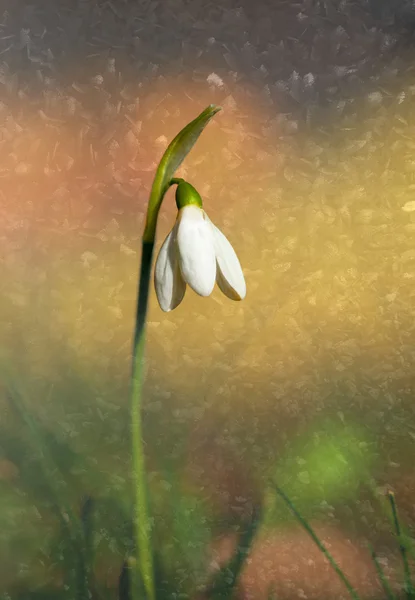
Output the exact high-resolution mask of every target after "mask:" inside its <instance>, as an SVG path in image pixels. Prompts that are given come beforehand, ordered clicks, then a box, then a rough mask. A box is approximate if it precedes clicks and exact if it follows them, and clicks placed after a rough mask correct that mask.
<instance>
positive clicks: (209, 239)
mask: <svg viewBox="0 0 415 600" xmlns="http://www.w3.org/2000/svg"><path fill="white" fill-rule="evenodd" d="M176 204H177V208H178V214H177V219H176V223H175V225H174V227H173V229H172V231H171V232H170V233H169V235H168V236H167V238H166V240H165V241H164V243H163V245H162V247H161V249H160V253H159V255H158V257H157V261H156V267H155V273H154V284H155V288H156V294H157V299H158V301H159V304H160V307H161V309H162V310H164V311H165V312H168V311H170V310H173V309H174V308H176V307H177V306H178V305H179V304H180V302H181V301H182V300H183V298H184V295H185V292H186V286H187V285H189V286H190V287H191V288H192V290H194V291H195V292H196V293H197V294H199V296H210V294H211V293H212V291H213V288H214V287H215V282H217V284H218V286H219V288H220V289H221V291H222V292H223V293H224V294H225V295H226V296H228V298H230V299H231V300H243V299H244V298H245V295H246V285H245V279H244V276H243V273H242V268H241V265H240V263H239V260H238V257H237V256H236V254H235V251H234V249H233V248H232V246H231V244H230V243H229V241H228V240H227V239H226V237H225V236H224V235H223V233H222V232H221V231H219V229H218V228H217V227H215V225H214V224H213V223H212V221H211V220H210V219H209V217H208V216H207V214H206V213H205V211H204V210H203V208H202V199H201V197H200V195H199V194H198V192H197V191H196V190H195V188H194V187H193V186H191V185H190V184H189V183H187V182H186V181H181V182H180V183H179V185H178V186H177V189H176Z"/></svg>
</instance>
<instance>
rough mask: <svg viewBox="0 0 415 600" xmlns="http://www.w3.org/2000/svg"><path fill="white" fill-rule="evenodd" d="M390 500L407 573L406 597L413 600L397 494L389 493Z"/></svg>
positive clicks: (414, 591)
mask: <svg viewBox="0 0 415 600" xmlns="http://www.w3.org/2000/svg"><path fill="white" fill-rule="evenodd" d="M388 498H389V502H390V504H391V508H392V516H393V523H394V525H395V531H396V537H397V538H398V542H399V550H400V553H401V556H402V562H403V568H404V573H405V590H406V597H407V598H408V600H413V599H414V598H415V590H414V587H413V585H412V580H411V571H410V568H409V561H408V555H407V552H406V544H405V542H404V540H403V536H402V532H401V526H400V523H399V518H398V511H397V509H396V503H395V494H394V493H393V492H391V491H389V492H388Z"/></svg>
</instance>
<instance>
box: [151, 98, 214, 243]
mask: <svg viewBox="0 0 415 600" xmlns="http://www.w3.org/2000/svg"><path fill="white" fill-rule="evenodd" d="M220 110H221V107H220V106H215V105H214V104H210V105H209V106H208V107H207V108H206V109H205V110H204V111H203V112H202V113H200V115H199V116H198V117H196V119H194V120H193V121H191V122H190V123H189V124H188V125H186V127H184V128H183V129H182V130H181V131H180V133H178V134H177V135H176V137H175V138H174V140H173V141H172V142H171V143H170V144H169V146H168V148H167V150H166V151H165V153H164V155H163V158H162V159H161V161H160V163H159V166H158V168H157V171H156V175H155V177H154V181H153V186H152V188H151V194H150V201H149V205H148V210H147V221H146V226H145V230H144V235H143V240H144V241H145V242H154V238H155V235H156V226H157V216H158V212H159V210H160V206H161V203H162V200H163V196H164V194H165V193H166V191H167V189H168V187H169V185H170V179H171V178H172V177H173V175H174V173H175V172H176V171H177V169H178V168H179V167H180V165H181V164H182V162H183V160H184V159H185V158H186V156H187V155H188V153H189V152H190V150H191V149H192V148H193V146H194V144H195V143H196V141H197V139H198V137H199V136H200V134H201V133H202V131H203V130H204V128H205V127H206V125H207V124H208V123H209V121H210V119H211V118H212V117H214V116H215V115H216V113H217V112H219V111H220Z"/></svg>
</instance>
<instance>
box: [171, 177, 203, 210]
mask: <svg viewBox="0 0 415 600" xmlns="http://www.w3.org/2000/svg"><path fill="white" fill-rule="evenodd" d="M176 205H177V209H178V210H180V209H181V208H184V207H185V206H190V205H194V206H197V207H198V208H203V203H202V198H201V197H200V194H199V192H198V191H197V190H196V189H195V188H194V187H193V186H192V185H191V184H190V183H187V181H181V182H180V183H179V185H178V186H177V188H176Z"/></svg>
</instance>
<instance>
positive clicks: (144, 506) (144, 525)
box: [131, 242, 155, 600]
mask: <svg viewBox="0 0 415 600" xmlns="http://www.w3.org/2000/svg"><path fill="white" fill-rule="evenodd" d="M153 248H154V244H153V243H150V242H143V244H142V254H141V267H140V278H139V289H138V299H137V313H136V322H135V332H134V344H133V365H132V374H131V435H132V454H133V456H132V460H133V478H134V497H135V505H134V533H135V545H136V551H137V555H138V556H137V559H138V564H139V565H140V571H141V576H142V578H143V584H144V589H145V591H146V595H147V600H155V585H154V565H153V549H152V547H151V531H150V529H151V522H150V519H149V512H148V498H147V479H146V471H145V457H144V440H143V428H142V418H141V417H142V383H143V373H144V350H145V324H146V317H147V309H148V296H149V289H150V276H151V266H152V261H153ZM133 581H134V585H133V596H135V595H137V593H138V591H137V585H136V578H133Z"/></svg>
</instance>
